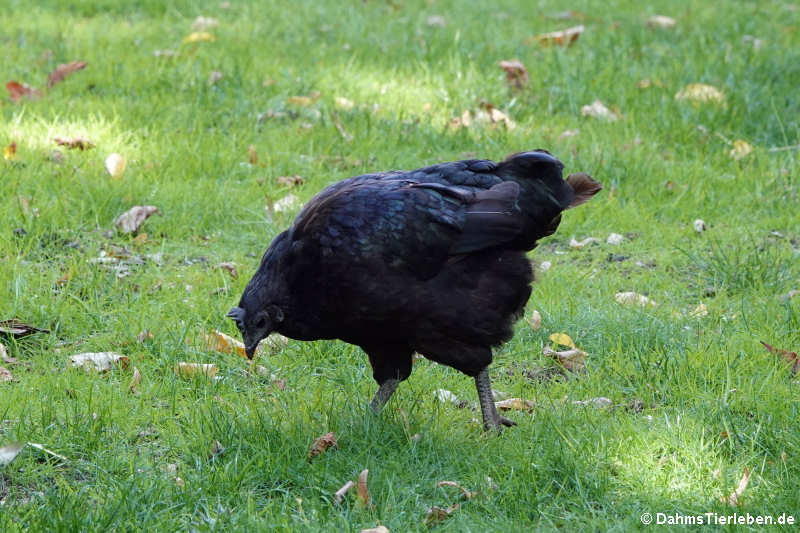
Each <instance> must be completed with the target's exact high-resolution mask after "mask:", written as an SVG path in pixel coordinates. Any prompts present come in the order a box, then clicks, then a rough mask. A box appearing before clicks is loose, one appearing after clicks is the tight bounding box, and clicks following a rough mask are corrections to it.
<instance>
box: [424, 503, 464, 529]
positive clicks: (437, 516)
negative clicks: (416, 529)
mask: <svg viewBox="0 0 800 533" xmlns="http://www.w3.org/2000/svg"><path fill="white" fill-rule="evenodd" d="M457 510H458V504H457V503H454V504H453V505H451V506H450V507H445V508H444V509H442V508H441V507H438V506H436V505H434V506H433V507H431V508H430V509H428V512H427V513H425V524H426V525H428V526H432V525H435V524H438V523H439V522H441V521H442V520H445V519H447V518H448V517H449V516H450V515H451V514H453V513H454V512H455V511H457Z"/></svg>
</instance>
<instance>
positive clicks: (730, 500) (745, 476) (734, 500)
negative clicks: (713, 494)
mask: <svg viewBox="0 0 800 533" xmlns="http://www.w3.org/2000/svg"><path fill="white" fill-rule="evenodd" d="M748 483H750V469H749V468H748V467H744V471H743V472H742V478H741V479H740V480H739V484H738V485H737V486H736V490H734V491H733V492H731V494H730V496H728V497H727V498H725V497H722V498H720V501H722V502H723V503H725V502H727V504H728V505H739V504H740V503H741V501H740V500H741V498H742V494H744V491H745V489H746V488H747V484H748Z"/></svg>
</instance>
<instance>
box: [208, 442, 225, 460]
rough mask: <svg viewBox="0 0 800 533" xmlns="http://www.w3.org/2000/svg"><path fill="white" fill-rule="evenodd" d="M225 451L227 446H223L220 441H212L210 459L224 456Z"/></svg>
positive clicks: (209, 449) (209, 450)
mask: <svg viewBox="0 0 800 533" xmlns="http://www.w3.org/2000/svg"><path fill="white" fill-rule="evenodd" d="M224 451H225V446H223V445H222V443H220V442H219V441H218V440H216V439H214V440H213V441H211V446H210V447H209V448H208V458H209V459H211V458H213V457H216V456H218V455H220V454H222V453H223V452H224Z"/></svg>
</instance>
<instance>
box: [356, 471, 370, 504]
mask: <svg viewBox="0 0 800 533" xmlns="http://www.w3.org/2000/svg"><path fill="white" fill-rule="evenodd" d="M368 475H369V470H367V469H366V468H365V469H364V470H362V471H361V473H360V474H359V475H358V485H357V487H356V497H357V498H358V503H360V504H361V505H362V506H363V507H366V508H369V507H370V500H371V498H370V495H369V487H367V476H368Z"/></svg>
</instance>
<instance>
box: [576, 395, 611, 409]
mask: <svg viewBox="0 0 800 533" xmlns="http://www.w3.org/2000/svg"><path fill="white" fill-rule="evenodd" d="M613 404H614V402H612V401H611V399H610V398H606V397H605V396H600V397H598V398H589V399H588V400H575V401H574V402H572V405H579V406H581V407H611V406H612V405H613Z"/></svg>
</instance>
